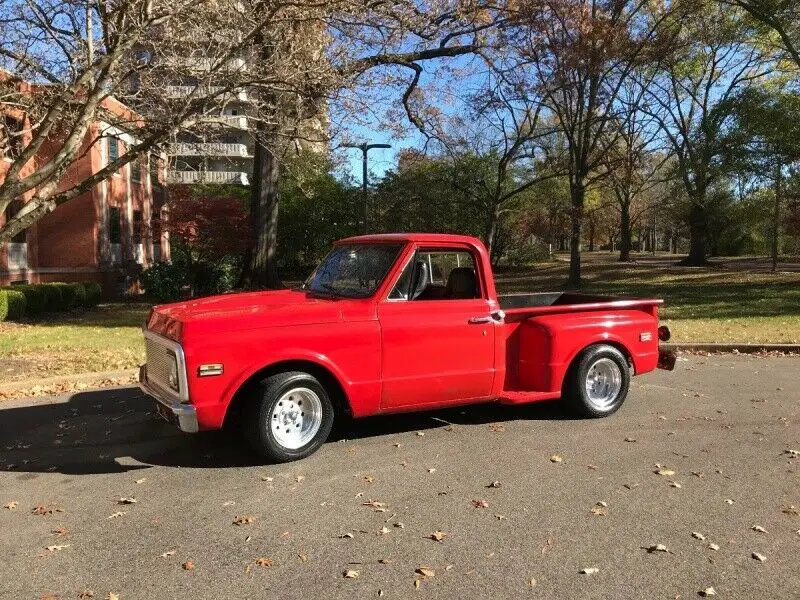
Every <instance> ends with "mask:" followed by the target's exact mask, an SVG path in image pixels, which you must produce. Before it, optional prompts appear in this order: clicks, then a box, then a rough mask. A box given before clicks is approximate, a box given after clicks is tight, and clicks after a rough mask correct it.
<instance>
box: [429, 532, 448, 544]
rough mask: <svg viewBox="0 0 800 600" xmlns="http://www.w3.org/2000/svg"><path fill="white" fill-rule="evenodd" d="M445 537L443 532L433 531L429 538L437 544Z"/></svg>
mask: <svg viewBox="0 0 800 600" xmlns="http://www.w3.org/2000/svg"><path fill="white" fill-rule="evenodd" d="M445 537H447V534H446V533H445V532H444V531H434V532H433V533H432V534H431V535H430V538H431V539H432V540H436V541H437V542H441V541H442V540H443V539H444V538H445Z"/></svg>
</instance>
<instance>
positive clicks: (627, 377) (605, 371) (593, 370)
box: [564, 344, 631, 417]
mask: <svg viewBox="0 0 800 600" xmlns="http://www.w3.org/2000/svg"><path fill="white" fill-rule="evenodd" d="M630 383H631V373H630V367H628V361H627V360H625V356H623V354H622V352H620V351H619V350H617V349H616V348H615V347H614V346H609V345H607V344H597V345H594V346H589V347H588V348H586V349H585V350H584V351H583V352H581V354H580V355H579V356H578V358H577V360H576V362H575V363H574V364H573V366H572V368H571V369H570V371H569V373H568V374H567V381H566V382H565V390H564V391H565V397H566V400H567V401H568V402H569V403H570V404H571V406H572V408H573V409H574V410H575V411H576V412H578V413H579V414H580V415H582V416H584V417H605V416H607V415H610V414H612V413H614V412H616V411H617V410H618V409H619V407H620V406H622V403H623V402H625V397H626V396H627V395H628V388H629V387H630Z"/></svg>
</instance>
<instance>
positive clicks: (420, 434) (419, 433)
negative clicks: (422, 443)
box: [417, 431, 425, 437]
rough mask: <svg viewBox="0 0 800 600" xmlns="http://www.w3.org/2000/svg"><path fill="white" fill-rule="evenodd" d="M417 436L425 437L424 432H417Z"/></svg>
mask: <svg viewBox="0 0 800 600" xmlns="http://www.w3.org/2000/svg"><path fill="white" fill-rule="evenodd" d="M417 435H418V436H419V437H422V436H423V435H425V432H424V431H418V432H417Z"/></svg>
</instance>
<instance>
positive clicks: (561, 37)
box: [510, 0, 668, 287]
mask: <svg viewBox="0 0 800 600" xmlns="http://www.w3.org/2000/svg"><path fill="white" fill-rule="evenodd" d="M653 6H654V5H652V4H651V3H649V2H646V1H644V0H634V1H632V2H628V1H623V2H603V1H600V0H561V1H558V2H544V3H535V4H532V5H525V6H524V8H523V9H522V10H521V12H520V13H519V15H518V20H517V21H516V22H515V25H516V27H515V29H514V30H513V31H512V32H511V33H510V35H511V37H512V39H513V40H514V44H515V46H516V47H517V48H518V51H519V52H520V53H521V55H522V56H523V57H526V58H527V59H528V60H529V61H530V63H531V65H533V66H534V67H535V70H536V78H537V83H538V85H539V86H540V89H541V94H542V96H543V98H544V99H545V102H546V103H547V105H548V107H549V109H550V110H551V111H552V112H553V113H554V114H555V117H556V119H557V122H558V124H559V126H560V129H561V132H562V134H563V136H564V139H565V142H566V145H567V149H568V157H569V160H568V172H569V182H570V199H571V206H572V215H571V220H572V232H571V240H570V270H569V280H568V285H570V286H572V287H577V286H579V285H580V283H581V263H580V248H581V230H582V224H583V216H584V215H583V213H584V201H585V197H586V190H587V188H588V187H589V186H591V185H592V184H594V183H596V182H597V181H599V180H601V179H602V178H603V177H605V175H606V172H605V169H604V168H603V160H604V157H605V155H606V152H607V151H608V149H609V148H611V147H612V146H613V145H614V144H615V143H616V135H614V131H615V130H614V129H613V125H614V124H615V123H618V122H619V120H620V119H619V117H618V99H619V95H620V90H621V89H622V86H623V85H624V83H625V82H626V81H627V80H628V78H629V77H630V76H631V72H632V71H633V69H634V68H636V67H637V66H638V65H641V64H643V63H645V62H647V61H648V60H650V59H652V58H653V56H654V55H656V54H657V53H658V52H657V50H659V45H658V43H657V42H658V33H659V31H660V27H661V25H662V23H663V22H664V19H665V18H666V15H667V14H668V11H667V10H666V9H664V8H653ZM610 126H611V127H610Z"/></svg>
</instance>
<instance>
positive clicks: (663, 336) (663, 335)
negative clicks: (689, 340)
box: [658, 325, 672, 342]
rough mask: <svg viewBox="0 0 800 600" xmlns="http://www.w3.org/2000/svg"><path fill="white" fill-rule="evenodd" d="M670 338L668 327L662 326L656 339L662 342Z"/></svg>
mask: <svg viewBox="0 0 800 600" xmlns="http://www.w3.org/2000/svg"><path fill="white" fill-rule="evenodd" d="M671 337H672V334H671V333H670V332H669V327H667V326H666V325H662V326H661V327H659V328H658V339H660V340H661V341H662V342H666V341H668V340H669V338H671Z"/></svg>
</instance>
